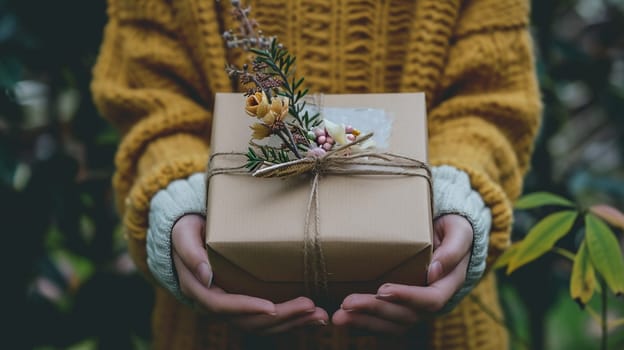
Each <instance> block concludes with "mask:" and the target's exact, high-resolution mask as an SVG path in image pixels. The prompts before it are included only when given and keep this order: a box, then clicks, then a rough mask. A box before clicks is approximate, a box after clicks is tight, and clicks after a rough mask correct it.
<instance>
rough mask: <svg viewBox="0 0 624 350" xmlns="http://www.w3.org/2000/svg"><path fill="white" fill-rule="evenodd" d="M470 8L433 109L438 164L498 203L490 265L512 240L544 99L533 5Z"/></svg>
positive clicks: (492, 3)
mask: <svg viewBox="0 0 624 350" xmlns="http://www.w3.org/2000/svg"><path fill="white" fill-rule="evenodd" d="M463 6H464V7H463V8H462V11H460V14H459V18H458V20H457V24H456V27H455V29H454V34H453V36H452V37H451V42H450V47H449V51H448V56H447V59H446V63H445V65H444V68H443V69H442V74H441V78H440V80H439V82H438V88H437V89H436V90H435V92H434V96H435V97H434V98H435V100H434V101H432V103H431V107H430V111H429V135H430V143H429V147H430V149H429V150H430V161H431V162H432V164H434V165H451V166H454V167H455V168H457V169H460V170H463V171H464V172H465V173H466V174H468V176H469V178H470V183H471V186H472V187H473V188H474V189H475V190H476V191H477V192H479V193H480V195H481V197H482V199H483V201H484V202H485V204H486V206H487V207H489V208H490V210H491V214H492V222H491V230H490V236H489V247H488V258H487V263H488V267H489V266H490V265H491V263H492V262H493V261H494V260H495V259H496V258H497V257H498V256H499V255H500V254H501V253H502V252H503V251H504V250H505V249H506V247H507V246H508V245H509V241H510V231H511V223H512V203H513V201H514V200H515V199H516V197H517V196H518V195H519V194H520V193H521V189H522V180H523V177H524V174H525V172H526V171H527V168H528V166H529V160H530V154H531V151H532V148H533V142H534V137H535V135H536V132H537V129H538V127H539V118H540V113H541V102H540V96H539V90H538V86H537V79H536V74H535V68H534V62H533V59H534V58H533V52H532V41H531V37H530V34H529V28H528V13H529V7H528V4H527V2H526V1H517V0H509V1H498V0H489V1H470V2H466V3H464V4H463Z"/></svg>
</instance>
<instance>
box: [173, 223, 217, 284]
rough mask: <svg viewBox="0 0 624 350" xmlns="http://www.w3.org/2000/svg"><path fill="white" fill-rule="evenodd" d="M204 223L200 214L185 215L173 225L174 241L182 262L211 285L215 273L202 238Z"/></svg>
mask: <svg viewBox="0 0 624 350" xmlns="http://www.w3.org/2000/svg"><path fill="white" fill-rule="evenodd" d="M204 223H205V220H204V218H203V217H201V216H199V215H185V216H183V217H182V218H181V219H180V220H178V222H176V224H175V225H174V227H173V232H172V243H173V251H174V252H176V253H177V254H178V255H179V257H180V258H181V261H182V263H183V264H184V265H186V267H187V268H188V269H189V270H190V271H192V272H193V274H194V275H195V277H196V278H197V279H198V280H199V281H201V283H202V284H203V285H205V286H206V287H210V284H211V283H212V276H213V274H212V269H211V268H210V264H209V262H208V254H207V253H206V249H204V242H203V238H202V237H203V231H204Z"/></svg>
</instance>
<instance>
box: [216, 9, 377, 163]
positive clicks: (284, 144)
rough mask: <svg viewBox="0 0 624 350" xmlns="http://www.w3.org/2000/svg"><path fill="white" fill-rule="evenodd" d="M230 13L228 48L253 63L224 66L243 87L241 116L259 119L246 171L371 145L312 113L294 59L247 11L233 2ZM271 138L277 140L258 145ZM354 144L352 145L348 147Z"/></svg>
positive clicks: (350, 130)
mask: <svg viewBox="0 0 624 350" xmlns="http://www.w3.org/2000/svg"><path fill="white" fill-rule="evenodd" d="M231 4H232V15H233V16H234V18H235V20H236V21H237V22H238V23H239V24H240V26H239V30H238V32H236V33H235V32H234V31H233V30H228V31H226V32H225V33H223V38H224V40H225V42H226V46H227V47H228V48H241V49H243V50H245V51H248V52H250V53H251V54H252V58H251V64H245V65H243V67H242V68H237V67H235V66H233V65H228V66H227V67H226V72H227V73H228V75H229V76H230V77H231V78H232V79H238V80H239V81H240V83H241V84H242V85H243V86H244V87H245V88H246V91H245V96H246V97H247V98H246V100H245V112H246V113H247V114H248V115H249V116H250V117H254V118H257V119H258V122H256V123H254V124H252V125H251V127H250V128H251V130H252V133H251V139H252V140H251V141H250V147H249V149H248V151H247V154H246V155H247V163H246V167H247V168H248V169H249V171H256V170H258V169H260V168H263V167H268V166H272V165H276V164H280V163H285V162H289V161H293V160H297V159H303V158H319V157H323V156H325V155H326V154H327V153H328V152H330V151H332V149H335V148H338V147H340V148H341V149H345V150H347V151H348V152H345V153H349V152H356V151H358V150H360V149H364V148H369V147H371V146H373V143H372V140H370V138H369V137H367V139H368V140H366V141H364V140H363V142H358V136H360V134H361V133H360V131H358V130H357V129H355V128H353V127H352V126H349V125H339V124H335V123H332V122H331V121H328V120H322V118H321V116H320V114H319V113H314V114H311V113H310V112H309V111H308V109H307V108H306V101H305V99H304V97H305V96H306V95H307V94H308V89H307V88H303V82H304V78H298V79H297V78H295V61H296V57H295V56H293V55H291V54H290V53H289V52H288V50H286V49H285V48H284V47H283V45H282V44H280V43H279V42H278V40H277V38H276V37H266V36H264V34H263V33H262V31H261V30H259V29H258V27H259V26H258V23H257V22H256V21H255V20H253V19H251V18H250V17H249V15H250V13H251V8H250V7H243V5H242V4H241V2H240V1H235V0H232V1H231ZM268 138H274V139H277V140H278V142H277V143H278V146H275V145H274V144H275V142H273V143H270V142H267V143H266V144H259V143H257V142H256V141H259V140H264V139H268ZM351 143H353V147H350V146H349V144H351Z"/></svg>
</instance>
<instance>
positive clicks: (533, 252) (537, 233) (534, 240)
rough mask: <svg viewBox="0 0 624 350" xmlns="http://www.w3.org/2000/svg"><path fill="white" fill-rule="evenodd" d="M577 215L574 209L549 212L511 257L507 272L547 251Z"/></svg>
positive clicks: (569, 227)
mask: <svg viewBox="0 0 624 350" xmlns="http://www.w3.org/2000/svg"><path fill="white" fill-rule="evenodd" d="M577 215H578V213H577V212H576V211H575V210H564V211H560V212H557V213H554V214H550V215H548V216H547V217H545V218H544V219H542V220H541V221H540V222H538V223H537V224H535V226H533V228H532V229H531V230H530V231H529V233H528V234H527V235H526V237H525V238H524V239H523V240H522V241H521V242H522V243H521V244H520V247H519V248H518V251H517V252H516V253H515V254H514V256H513V257H512V258H511V261H510V262H509V265H508V266H507V273H508V274H510V273H512V272H513V271H514V270H516V269H517V268H519V267H521V266H523V265H525V264H527V263H529V262H531V261H533V260H535V259H537V258H539V257H540V256H542V255H543V254H544V253H546V252H548V251H549V250H550V249H551V248H552V247H553V246H554V245H555V243H557V241H558V240H559V239H560V238H561V237H563V236H564V235H565V234H566V233H568V231H570V229H571V228H572V225H574V221H575V220H576V216H577Z"/></svg>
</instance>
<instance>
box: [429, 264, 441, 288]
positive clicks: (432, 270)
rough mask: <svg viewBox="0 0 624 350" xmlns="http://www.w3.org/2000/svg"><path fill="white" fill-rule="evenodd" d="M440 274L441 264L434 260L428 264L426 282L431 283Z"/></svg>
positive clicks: (438, 277)
mask: <svg viewBox="0 0 624 350" xmlns="http://www.w3.org/2000/svg"><path fill="white" fill-rule="evenodd" d="M440 276H442V264H440V262H439V261H437V260H436V261H434V262H432V263H431V265H429V272H428V273H427V284H431V283H433V282H435V281H437V280H438V279H440Z"/></svg>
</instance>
